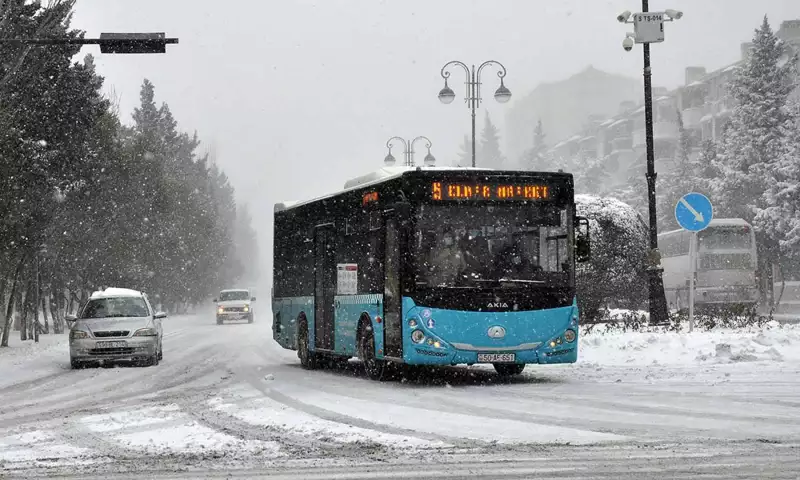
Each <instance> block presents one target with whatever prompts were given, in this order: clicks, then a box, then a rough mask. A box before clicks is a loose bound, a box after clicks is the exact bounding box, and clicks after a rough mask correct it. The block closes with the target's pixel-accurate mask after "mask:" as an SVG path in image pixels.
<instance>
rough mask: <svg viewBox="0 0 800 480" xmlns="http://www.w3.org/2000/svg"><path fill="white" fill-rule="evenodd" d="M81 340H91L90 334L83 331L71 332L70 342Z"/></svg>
mask: <svg viewBox="0 0 800 480" xmlns="http://www.w3.org/2000/svg"><path fill="white" fill-rule="evenodd" d="M81 338H89V334H88V333H87V332H84V331H83V330H70V332H69V339H70V340H80V339H81Z"/></svg>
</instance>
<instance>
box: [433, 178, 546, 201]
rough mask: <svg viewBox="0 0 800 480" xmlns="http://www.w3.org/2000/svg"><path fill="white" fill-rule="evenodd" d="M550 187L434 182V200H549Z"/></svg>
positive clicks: (528, 184) (526, 184) (527, 184)
mask: <svg viewBox="0 0 800 480" xmlns="http://www.w3.org/2000/svg"><path fill="white" fill-rule="evenodd" d="M551 193H552V192H551V188H550V186H549V185H542V184H530V183H525V184H503V183H500V184H495V183H491V184H489V183H449V182H433V183H432V184H431V198H432V199H433V200H479V201H480V200H548V199H550V195H551Z"/></svg>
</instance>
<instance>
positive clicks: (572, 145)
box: [549, 20, 800, 189]
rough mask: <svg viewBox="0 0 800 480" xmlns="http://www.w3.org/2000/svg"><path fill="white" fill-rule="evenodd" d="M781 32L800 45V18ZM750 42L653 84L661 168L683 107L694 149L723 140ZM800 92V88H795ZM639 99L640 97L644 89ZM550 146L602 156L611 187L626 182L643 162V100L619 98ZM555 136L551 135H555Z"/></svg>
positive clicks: (560, 153)
mask: <svg viewBox="0 0 800 480" xmlns="http://www.w3.org/2000/svg"><path fill="white" fill-rule="evenodd" d="M777 36H778V37H779V38H780V39H781V40H783V41H784V42H786V43H787V44H789V45H790V46H792V47H793V48H794V49H795V50H797V51H800V20H790V21H784V22H783V23H782V24H781V27H780V29H779V30H778V32H777ZM750 48H751V44H750V43H743V44H742V45H741V58H740V59H739V60H738V61H737V62H736V63H734V64H732V65H728V66H726V67H723V68H720V69H718V70H715V71H712V72H707V71H706V69H705V68H704V67H696V66H691V67H687V68H686V73H685V82H684V85H683V86H681V87H679V88H677V89H675V90H673V91H666V90H665V89H658V88H654V90H653V135H654V145H655V159H656V171H662V172H663V171H664V170H666V169H670V168H672V166H673V158H674V156H675V149H676V148H677V145H678V118H677V115H678V112H680V115H681V118H682V119H683V124H684V128H685V129H687V131H688V132H689V134H690V138H691V146H692V152H691V155H698V154H699V152H700V148H701V145H702V142H703V141H705V140H718V139H719V138H720V136H721V134H722V131H723V129H724V127H725V125H726V124H727V123H728V122H729V121H730V116H731V113H732V110H733V106H734V100H733V98H732V97H731V95H730V94H729V92H728V86H729V84H730V82H731V80H732V79H733V76H734V74H735V72H736V69H737V68H738V67H739V65H741V64H742V63H743V62H744V61H746V60H747V58H748V55H749V52H750ZM795 95H800V89H798V90H797V91H796V92H795ZM637 99H639V101H641V91H639V92H638V96H637ZM560 138H562V140H561V141H560V142H558V143H556V144H555V145H553V146H552V148H551V149H550V152H549V154H550V155H551V156H552V158H554V159H556V160H557V161H558V160H559V159H562V160H564V164H565V165H566V164H570V163H571V162H574V161H576V160H578V161H581V160H588V159H595V158H601V159H603V162H604V164H605V170H606V173H607V174H608V180H607V182H608V184H607V185H605V187H606V189H614V188H615V187H617V186H622V185H625V184H626V183H627V182H628V179H629V178H630V176H631V171H632V170H634V169H635V168H636V167H637V165H640V164H642V165H643V164H644V157H645V154H646V148H645V116H644V106H643V105H642V104H641V103H639V104H636V103H634V102H631V101H628V100H626V101H622V102H620V103H619V109H618V111H617V113H616V115H613V116H609V117H608V118H605V119H600V118H598V117H597V116H590V117H589V118H588V120H587V121H586V122H585V124H584V126H583V127H582V128H580V129H576V130H574V131H573V133H571V134H566V135H563V136H562V137H560ZM551 139H552V137H551Z"/></svg>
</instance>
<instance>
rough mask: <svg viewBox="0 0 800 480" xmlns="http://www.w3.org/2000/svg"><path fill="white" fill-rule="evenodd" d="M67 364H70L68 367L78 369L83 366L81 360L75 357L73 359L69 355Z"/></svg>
mask: <svg viewBox="0 0 800 480" xmlns="http://www.w3.org/2000/svg"><path fill="white" fill-rule="evenodd" d="M69 366H70V368H72V369H73V370H80V369H82V368H83V364H82V363H81V362H79V361H77V360H75V359H74V358H72V357H70V358H69Z"/></svg>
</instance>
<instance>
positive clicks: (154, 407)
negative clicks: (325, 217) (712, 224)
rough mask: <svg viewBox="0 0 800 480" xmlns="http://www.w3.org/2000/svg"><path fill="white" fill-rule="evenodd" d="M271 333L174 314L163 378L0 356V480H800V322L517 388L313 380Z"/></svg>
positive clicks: (670, 341)
mask: <svg viewBox="0 0 800 480" xmlns="http://www.w3.org/2000/svg"><path fill="white" fill-rule="evenodd" d="M266 322H267V317H266V316H262V317H261V318H260V319H259V321H257V322H256V323H255V324H252V325H248V324H238V325H223V326H217V325H215V324H214V320H213V317H212V316H211V315H208V316H184V317H174V318H169V319H168V320H167V321H165V322H164V325H165V332H166V333H165V339H164V345H165V350H164V361H163V362H162V363H161V364H160V365H159V366H157V367H148V368H98V369H87V370H78V371H73V370H70V369H69V361H68V349H67V346H66V337H61V338H54V337H52V336H50V337H48V336H45V337H43V343H42V344H40V345H38V346H36V347H24V348H14V349H11V350H10V351H9V350H6V351H0V369H1V370H0V372H2V373H0V477H1V476H3V475H10V476H20V477H30V476H34V475H48V474H56V473H58V474H62V475H75V476H76V477H80V478H91V477H92V476H93V475H94V476H95V477H96V478H108V477H109V476H112V475H121V477H120V478H134V477H136V476H137V475H138V474H140V473H142V472H147V475H148V476H159V477H160V476H165V477H178V478H201V477H203V476H206V475H208V476H210V477H213V476H214V475H217V474H218V475H224V474H226V473H227V472H232V471H235V472H238V475H239V476H242V477H248V476H253V477H264V476H272V475H275V476H276V478H315V477H314V475H313V474H314V473H320V474H321V473H323V472H325V474H326V475H330V476H333V477H334V478H354V477H355V478H427V477H438V478H442V477H444V478H456V477H459V476H469V475H472V476H474V477H475V478H505V477H502V475H507V476H508V478H529V477H530V475H532V473H536V472H538V474H540V475H543V476H549V477H557V478H603V477H607V478H648V477H664V476H669V477H671V478H683V477H686V478H688V477H690V476H691V477H693V478H698V477H699V478H753V477H754V476H755V477H758V478H798V476H799V475H800V327H798V326H794V325H792V326H786V327H783V328H773V329H770V330H767V331H765V332H744V333H742V332H714V333H707V332H695V333H693V334H691V335H679V334H674V333H668V334H656V333H635V334H621V333H615V334H608V335H591V336H585V337H583V338H582V339H581V342H582V344H581V360H580V362H579V363H578V364H576V365H569V366H555V367H528V369H527V370H526V372H525V374H524V375H523V376H522V377H520V378H518V379H514V380H511V381H501V380H499V379H498V378H497V377H496V376H495V375H494V373H493V371H492V370H491V369H490V368H484V367H472V368H460V367H459V368H448V369H440V370H437V371H435V372H433V373H432V374H430V375H425V376H424V377H421V378H414V379H408V380H404V381H395V382H383V383H377V382H371V381H369V380H367V379H366V378H365V377H364V376H363V375H361V374H360V373H359V369H358V364H357V363H355V362H352V363H351V364H350V365H349V366H348V367H346V368H340V369H337V370H321V371H305V370H302V369H301V368H300V366H299V363H298V361H297V358H296V356H295V355H294V352H289V351H285V350H282V349H281V348H280V347H278V346H277V345H276V344H275V343H274V342H272V340H271V330H270V325H268V324H267V323H266ZM375 465H380V467H376V466H375ZM629 469H632V470H630V471H629ZM631 472H633V473H631ZM636 472H638V474H636ZM319 478H331V477H329V476H320V477H319Z"/></svg>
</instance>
